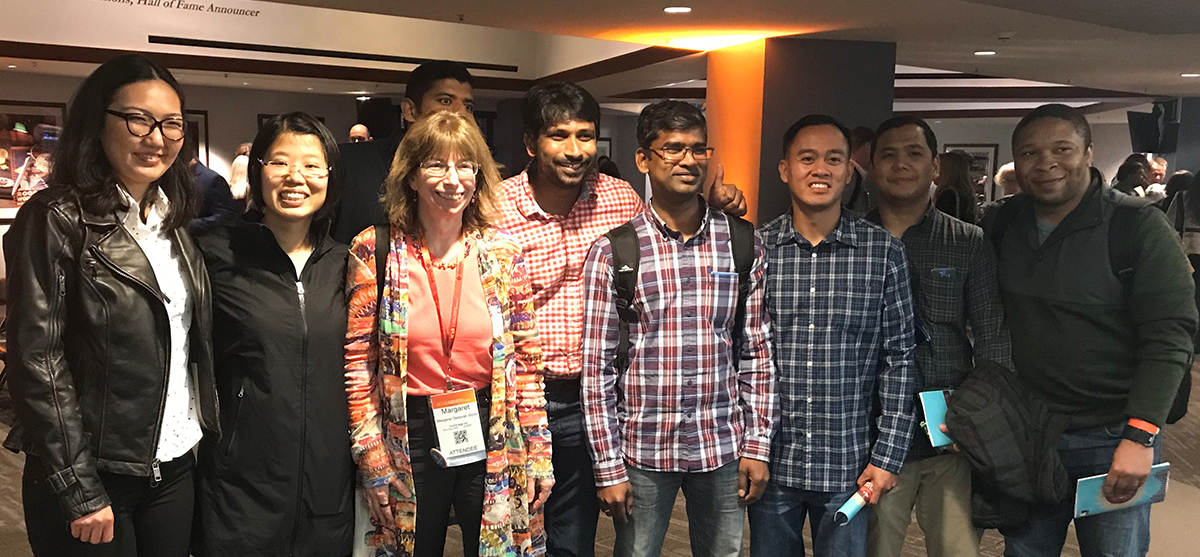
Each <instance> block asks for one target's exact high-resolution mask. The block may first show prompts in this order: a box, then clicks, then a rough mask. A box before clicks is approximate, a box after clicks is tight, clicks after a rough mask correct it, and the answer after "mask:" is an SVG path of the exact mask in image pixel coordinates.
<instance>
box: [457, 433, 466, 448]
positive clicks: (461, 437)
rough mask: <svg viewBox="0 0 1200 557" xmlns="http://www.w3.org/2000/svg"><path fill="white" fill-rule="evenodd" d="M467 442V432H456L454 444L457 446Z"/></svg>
mask: <svg viewBox="0 0 1200 557" xmlns="http://www.w3.org/2000/svg"><path fill="white" fill-rule="evenodd" d="M466 442H467V432H466V431H456V432H454V444H455V445H461V444H463V443H466Z"/></svg>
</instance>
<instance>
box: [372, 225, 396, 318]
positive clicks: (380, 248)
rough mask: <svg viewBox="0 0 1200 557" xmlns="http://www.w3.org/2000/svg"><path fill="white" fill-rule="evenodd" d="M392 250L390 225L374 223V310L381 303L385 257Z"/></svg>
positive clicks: (385, 272) (384, 277)
mask: <svg viewBox="0 0 1200 557" xmlns="http://www.w3.org/2000/svg"><path fill="white" fill-rule="evenodd" d="M391 252H392V225H391V224H389V223H383V224H377V225H375V311H376V312H378V311H379V306H380V305H381V304H382V303H383V283H384V281H385V280H386V278H387V277H386V275H387V258H388V254H390V253H391Z"/></svg>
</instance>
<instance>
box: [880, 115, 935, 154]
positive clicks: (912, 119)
mask: <svg viewBox="0 0 1200 557" xmlns="http://www.w3.org/2000/svg"><path fill="white" fill-rule="evenodd" d="M907 126H916V127H918V128H921V131H922V132H923V133H924V134H925V144H926V145H928V146H929V152H930V153H931V154H932V155H933V156H934V157H936V156H937V146H938V142H937V135H935V134H934V133H933V128H931V127H929V123H928V122H926V121H925V120H923V119H921V118H917V117H916V116H909V115H901V116H896V117H893V118H889V119H887V120H884V121H883V123H882V124H879V129H877V130H875V138H874V139H872V140H871V158H872V159H874V158H875V145H876V144H877V143H879V138H880V137H883V134H884V133H885V132H889V131H892V130H895V129H899V128H903V127H907Z"/></svg>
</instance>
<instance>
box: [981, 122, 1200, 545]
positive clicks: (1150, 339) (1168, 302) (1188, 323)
mask: <svg viewBox="0 0 1200 557" xmlns="http://www.w3.org/2000/svg"><path fill="white" fill-rule="evenodd" d="M1012 147H1013V157H1014V159H1015V160H1014V162H1015V164H1016V177H1017V181H1018V183H1019V184H1020V186H1021V190H1022V192H1023V193H1021V194H1018V195H1016V196H1014V197H1013V198H1011V199H1009V200H1008V201H1007V203H1008V204H1013V206H1012V207H1010V208H1008V210H1010V211H1013V213H1011V214H1013V218H1012V219H1010V220H1008V221H1007V222H1008V225H1007V226H1006V228H1007V230H1005V231H999V230H996V226H995V225H994V224H993V225H992V227H991V229H990V230H988V234H989V235H990V236H991V237H992V238H993V239H994V238H995V235H996V234H998V233H999V234H1002V236H1000V238H1001V244H1000V246H999V266H998V270H999V274H1000V287H1001V292H1002V295H1003V298H1004V309H1005V315H1006V316H1007V319H1008V324H1009V328H1010V330H1011V334H1012V345H1013V350H1012V352H1013V363H1014V365H1015V367H1016V372H1017V374H1018V375H1019V376H1020V377H1021V379H1022V380H1023V381H1025V382H1026V383H1027V384H1028V385H1029V387H1030V388H1031V389H1032V390H1033V391H1034V392H1035V393H1037V394H1038V395H1040V396H1041V397H1042V398H1043V399H1045V400H1046V402H1047V403H1049V405H1050V407H1051V409H1053V410H1054V411H1056V412H1058V413H1061V414H1063V415H1065V416H1066V417H1067V419H1068V424H1069V425H1068V429H1067V431H1066V432H1065V433H1063V434H1062V436H1061V437H1060V438H1059V440H1058V443H1057V447H1058V451H1059V455H1060V456H1061V457H1062V460H1063V464H1064V465H1065V467H1066V469H1067V472H1068V474H1069V475H1070V476H1071V480H1072V482H1074V480H1076V479H1078V478H1081V477H1087V476H1093V475H1100V474H1106V475H1107V478H1106V480H1105V484H1104V490H1103V491H1104V495H1105V497H1106V498H1107V499H1108V500H1109V501H1111V502H1114V503H1118V502H1124V501H1128V500H1129V499H1130V498H1132V497H1133V495H1134V494H1135V493H1136V491H1137V490H1138V488H1140V487H1141V486H1142V484H1144V483H1145V481H1146V478H1147V477H1148V476H1149V473H1150V467H1151V465H1152V464H1153V463H1156V462H1158V459H1159V456H1160V452H1161V441H1160V440H1159V438H1158V433H1159V428H1160V427H1162V426H1163V425H1164V422H1165V420H1166V415H1167V410H1168V409H1169V408H1170V406H1171V402H1172V400H1173V399H1174V397H1175V392H1176V391H1177V390H1178V388H1179V383H1180V380H1181V379H1182V377H1183V374H1184V373H1185V371H1187V364H1188V361H1189V355H1190V352H1191V349H1192V337H1193V336H1194V334H1195V331H1196V326H1197V315H1196V308H1195V305H1194V304H1193V288H1194V286H1193V283H1192V280H1191V275H1190V273H1189V270H1188V263H1187V259H1186V258H1185V256H1184V254H1183V251H1182V248H1181V247H1180V244H1179V240H1178V237H1177V236H1176V235H1175V233H1174V232H1173V231H1172V230H1171V227H1170V225H1169V224H1168V223H1167V221H1166V219H1165V217H1164V216H1163V215H1162V212H1161V211H1158V210H1156V209H1155V208H1154V207H1153V206H1150V205H1145V206H1141V207H1138V208H1135V209H1132V210H1135V211H1137V215H1136V218H1135V219H1133V222H1134V226H1133V227H1132V234H1133V235H1134V238H1133V239H1132V246H1133V254H1132V255H1133V257H1132V260H1133V261H1132V263H1133V269H1132V271H1131V272H1132V275H1131V276H1130V277H1129V278H1128V279H1127V280H1128V281H1129V287H1128V292H1127V289H1126V286H1125V284H1124V283H1123V282H1122V280H1121V279H1120V278H1118V277H1117V276H1116V275H1115V274H1114V272H1113V269H1112V266H1111V264H1110V262H1109V251H1108V250H1109V246H1108V238H1109V230H1108V229H1109V226H1110V224H1111V222H1112V219H1113V214H1114V212H1115V211H1116V210H1117V207H1116V206H1117V203H1118V201H1119V200H1120V199H1121V198H1122V197H1124V194H1122V193H1119V192H1117V191H1115V190H1113V189H1112V188H1109V187H1107V186H1105V185H1104V184H1102V183H1101V180H1100V178H1099V176H1098V173H1097V175H1095V176H1093V174H1092V172H1091V164H1092V145H1091V130H1090V128H1089V127H1088V123H1087V120H1086V119H1084V117H1083V115H1082V114H1081V113H1080V112H1079V111H1077V110H1075V109H1073V108H1070V107H1067V106H1064V105H1045V106H1042V107H1039V108H1037V109H1035V110H1033V111H1032V112H1030V113H1029V115H1027V116H1025V118H1024V119H1022V120H1021V122H1020V123H1019V124H1017V127H1016V129H1015V130H1014V131H1013V139H1012ZM998 220H1001V221H1003V219H998ZM985 224H987V223H985ZM1001 226H1003V224H1002V225H1001ZM1073 508H1074V497H1071V498H1069V499H1068V500H1067V501H1063V502H1062V503H1061V504H1058V505H1046V506H1038V507H1035V508H1032V509H1031V510H1030V517H1029V521H1028V522H1026V523H1025V524H1022V525H1020V526H1018V527H1014V528H1008V529H1002V530H1001V532H1002V533H1003V534H1004V536H1005V545H1006V550H1005V555H1020V556H1042V555H1047V556H1049V555H1055V556H1057V555H1059V554H1060V552H1061V551H1062V546H1063V541H1064V539H1065V537H1066V531H1067V526H1068V525H1069V524H1070V522H1071V520H1072V516H1073ZM1075 529H1076V532H1077V534H1078V537H1079V545H1080V549H1081V551H1082V553H1083V556H1084V557H1089V556H1092V555H1106V556H1134V555H1145V553H1146V551H1148V550H1149V546H1150V507H1149V506H1148V505H1147V506H1141V507H1133V508H1129V509H1124V510H1120V511H1115V512H1109V513H1104V514H1099V515H1093V516H1090V517H1085V518H1080V519H1077V520H1076V521H1075Z"/></svg>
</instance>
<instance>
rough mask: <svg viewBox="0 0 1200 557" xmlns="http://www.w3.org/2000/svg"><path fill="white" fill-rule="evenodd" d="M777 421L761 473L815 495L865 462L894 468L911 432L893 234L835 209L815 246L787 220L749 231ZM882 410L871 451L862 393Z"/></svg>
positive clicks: (906, 327) (844, 484)
mask: <svg viewBox="0 0 1200 557" xmlns="http://www.w3.org/2000/svg"><path fill="white" fill-rule="evenodd" d="M759 234H760V235H761V237H762V239H763V242H764V243H765V244H766V248H767V260H768V262H769V263H768V265H767V310H768V313H769V314H770V317H771V322H772V337H773V339H774V347H773V353H774V360H775V368H776V373H777V377H778V382H779V386H778V390H779V399H780V407H781V409H782V416H781V419H780V421H779V423H780V427H779V429H778V431H777V433H776V434H775V438H774V441H773V442H772V445H771V479H772V480H773V481H775V482H778V483H780V484H782V485H785V486H788V487H793V488H797V489H803V490H808V491H821V492H844V491H847V490H849V489H851V488H853V487H855V485H856V481H857V479H858V477H859V475H860V474H861V473H862V471H863V469H865V468H866V466H867V463H868V462H869V463H870V464H874V465H875V466H876V467H878V468H881V469H883V470H886V471H888V472H892V473H895V474H898V473H900V467H901V466H902V465H903V464H904V457H905V455H906V454H907V453H908V447H909V441H910V439H911V436H912V432H913V424H914V418H913V396H914V393H915V392H916V384H917V369H916V361H915V360H914V336H913V304H912V296H911V293H910V291H909V273H908V262H907V259H906V257H905V254H904V246H903V244H901V243H900V240H897V239H896V238H894V237H892V235H891V234H888V232H887V231H886V230H884V229H882V228H880V227H878V226H876V225H874V224H871V223H869V222H867V221H865V220H862V219H860V218H858V217H855V216H853V215H851V214H849V213H847V212H845V211H843V212H842V217H841V220H840V221H839V223H838V225H837V227H836V228H835V229H834V230H833V232H832V233H831V234H830V235H829V236H828V237H827V238H825V239H824V240H823V241H822V242H821V243H820V244H818V245H817V246H815V247H814V246H813V245H812V244H811V243H809V242H808V240H806V239H804V237H803V236H801V235H800V234H799V233H798V232H796V231H795V229H794V228H793V226H792V215H791V213H790V212H789V213H786V214H784V215H783V216H781V217H779V218H777V219H775V220H773V221H771V222H769V223H767V224H766V225H764V226H762V227H761V228H760V229H759ZM876 391H878V394H879V396H878V398H879V404H880V406H881V409H882V415H879V412H874V415H877V416H878V418H877V419H878V421H877V424H876V425H877V426H878V432H879V435H878V439H877V440H876V442H875V445H874V446H873V447H872V446H871V432H870V430H871V429H872V423H871V422H872V416H873V411H872V398H873V395H874V394H875V392H876Z"/></svg>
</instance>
